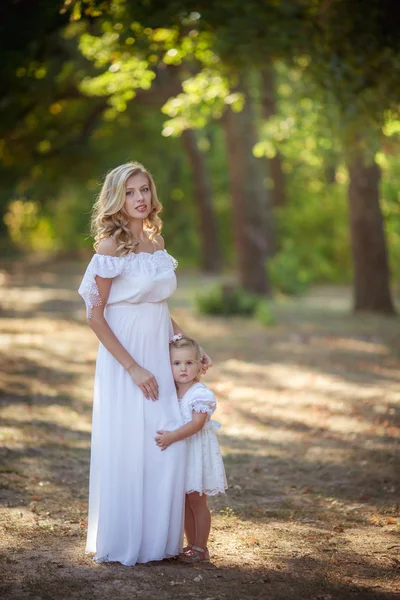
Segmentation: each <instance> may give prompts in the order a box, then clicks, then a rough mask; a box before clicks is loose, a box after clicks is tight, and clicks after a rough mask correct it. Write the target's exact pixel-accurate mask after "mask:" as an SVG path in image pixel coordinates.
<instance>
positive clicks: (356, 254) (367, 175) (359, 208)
mask: <svg viewBox="0 0 400 600" xmlns="http://www.w3.org/2000/svg"><path fill="white" fill-rule="evenodd" d="M349 175H350V185H349V192H348V197H349V210H350V232H351V245H352V252H353V261H354V309H355V310H356V311H361V310H368V311H374V312H382V313H388V314H394V313H395V310H394V306H393V302H392V298H391V295H390V288H389V267H388V258H387V250H386V241H385V232H384V226H383V218H382V213H381V209H380V205H379V181H380V169H379V166H378V165H377V164H376V163H372V164H369V165H367V164H366V163H365V160H364V158H363V156H362V154H360V153H359V154H358V155H357V156H356V157H354V158H353V159H352V160H351V162H350V165H349Z"/></svg>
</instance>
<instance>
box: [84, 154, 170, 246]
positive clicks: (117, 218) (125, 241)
mask: <svg viewBox="0 0 400 600" xmlns="http://www.w3.org/2000/svg"><path fill="white" fill-rule="evenodd" d="M138 173H141V174H142V175H145V176H146V178H147V181H148V182H149V188H150V191H151V211H150V214H149V216H148V217H147V218H146V219H145V221H144V223H143V225H144V229H145V230H147V231H148V232H149V233H150V235H149V237H150V240H153V239H154V237H155V236H156V235H158V234H159V233H161V229H162V221H161V219H160V217H159V216H158V214H159V213H160V212H161V210H162V205H161V203H160V201H159V199H158V197H157V190H156V186H155V183H154V180H153V178H152V176H151V174H150V173H149V171H147V169H145V168H144V166H143V165H141V164H140V163H138V162H129V163H126V164H124V165H120V166H119V167H116V168H115V169H113V170H112V171H110V172H109V173H107V175H106V178H105V180H104V183H103V187H102V189H101V192H100V194H99V196H98V198H97V200H96V202H95V204H94V206H93V212H92V220H91V232H92V235H93V237H94V239H95V243H94V248H95V250H97V248H98V246H99V243H100V242H101V240H103V239H104V238H108V237H112V238H113V239H114V240H115V241H116V242H117V250H116V253H117V255H118V256H124V255H126V254H129V252H132V251H133V250H134V249H135V248H136V246H138V244H139V242H138V241H137V240H135V239H134V237H133V234H132V232H131V231H130V229H129V227H128V224H129V215H128V213H127V212H126V210H125V207H124V205H125V199H126V196H125V190H126V182H127V180H128V179H129V177H130V176H131V175H136V174H138Z"/></svg>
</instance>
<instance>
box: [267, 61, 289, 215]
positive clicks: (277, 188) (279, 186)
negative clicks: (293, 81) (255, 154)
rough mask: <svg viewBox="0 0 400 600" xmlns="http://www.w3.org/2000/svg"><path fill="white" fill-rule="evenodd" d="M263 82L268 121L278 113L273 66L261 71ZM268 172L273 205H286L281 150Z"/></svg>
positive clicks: (270, 163)
mask: <svg viewBox="0 0 400 600" xmlns="http://www.w3.org/2000/svg"><path fill="white" fill-rule="evenodd" d="M261 82H262V94H261V97H262V105H261V106H262V116H263V118H264V119H265V120H266V121H268V119H270V118H271V117H272V116H274V115H275V114H276V102H275V90H274V79H273V72H272V67H266V68H264V69H262V71H261ZM268 172H269V175H270V177H271V179H272V182H273V185H274V187H273V190H272V191H271V200H272V204H273V206H285V204H286V186H285V176H284V174H283V171H282V158H281V155H280V153H279V152H277V153H276V154H275V156H274V157H273V158H270V159H269V160H268Z"/></svg>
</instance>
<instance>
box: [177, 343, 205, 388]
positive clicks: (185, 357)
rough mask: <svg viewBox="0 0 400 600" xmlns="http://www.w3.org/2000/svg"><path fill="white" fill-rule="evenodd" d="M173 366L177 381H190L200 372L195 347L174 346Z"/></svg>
mask: <svg viewBox="0 0 400 600" xmlns="http://www.w3.org/2000/svg"><path fill="white" fill-rule="evenodd" d="M171 366H172V374H173V376H174V380H175V381H176V383H190V382H191V381H193V380H194V379H195V378H196V377H197V375H198V374H199V362H198V360H197V359H196V351H195V350H194V349H193V348H172V349H171Z"/></svg>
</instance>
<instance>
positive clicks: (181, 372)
mask: <svg viewBox="0 0 400 600" xmlns="http://www.w3.org/2000/svg"><path fill="white" fill-rule="evenodd" d="M170 356H171V366H172V374H173V377H174V380H175V385H176V389H177V393H178V399H179V405H180V409H181V415H182V418H183V421H184V423H185V424H184V425H183V426H182V427H180V428H179V429H175V430H174V431H165V430H162V431H157V434H158V435H157V437H156V438H155V439H156V443H157V446H159V448H161V450H166V449H167V448H168V446H170V445H171V444H173V443H174V442H178V441H180V440H183V439H185V438H188V440H187V465H186V482H185V489H186V502H185V534H186V540H187V546H186V548H185V549H184V553H183V554H182V555H181V559H182V560H183V561H185V562H190V563H193V562H200V561H208V560H209V559H210V555H209V553H208V549H207V541H208V536H209V534H210V527H211V517H210V511H209V510H208V506H207V496H213V495H215V494H218V493H224V492H225V489H226V488H227V487H228V486H227V482H226V476H225V469H224V464H223V462H222V457H221V452H220V449H219V445H218V440H217V436H216V435H215V431H214V427H216V425H218V424H217V423H215V422H214V421H211V420H210V417H211V415H212V414H213V412H214V411H215V409H216V401H215V396H214V394H213V392H212V391H211V390H209V389H208V388H207V387H206V386H205V385H204V384H203V383H200V381H199V378H200V374H201V371H202V368H201V350H200V347H199V345H198V344H197V342H195V341H194V340H192V339H190V338H187V337H183V336H182V335H181V334H178V335H174V336H173V337H172V338H171V339H170ZM217 428H218V427H217Z"/></svg>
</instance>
